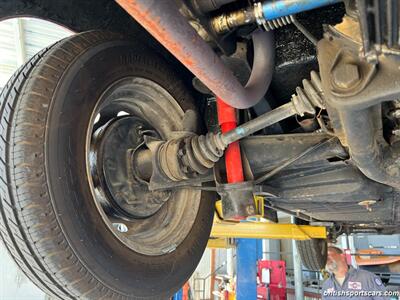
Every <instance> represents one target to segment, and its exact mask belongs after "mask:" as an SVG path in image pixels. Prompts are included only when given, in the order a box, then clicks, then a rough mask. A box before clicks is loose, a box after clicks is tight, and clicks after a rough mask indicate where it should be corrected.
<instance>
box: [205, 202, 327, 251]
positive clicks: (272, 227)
mask: <svg viewBox="0 0 400 300" xmlns="http://www.w3.org/2000/svg"><path fill="white" fill-rule="evenodd" d="M216 210H217V213H216V216H215V217H214V224H213V227H212V230H211V239H210V240H209V244H208V246H209V247H210V248H227V247H230V244H229V241H228V240H226V239H229V238H252V239H293V240H308V239H325V238H326V236H327V233H326V228H325V227H323V226H310V225H296V224H276V223H270V222H260V221H245V222H231V221H224V220H222V219H221V218H220V217H219V216H218V215H221V211H222V210H221V207H220V203H218V202H217V205H216Z"/></svg>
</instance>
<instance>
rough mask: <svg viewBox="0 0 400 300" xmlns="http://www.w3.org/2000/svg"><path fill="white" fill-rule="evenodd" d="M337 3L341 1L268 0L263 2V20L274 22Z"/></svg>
mask: <svg viewBox="0 0 400 300" xmlns="http://www.w3.org/2000/svg"><path fill="white" fill-rule="evenodd" d="M337 2H341V0H270V1H265V2H264V3H263V4H262V8H263V15H264V18H265V19H266V20H274V19H277V18H280V17H285V16H289V15H294V14H297V13H300V12H303V11H307V10H311V9H314V8H318V7H322V6H326V5H330V4H335V3H337Z"/></svg>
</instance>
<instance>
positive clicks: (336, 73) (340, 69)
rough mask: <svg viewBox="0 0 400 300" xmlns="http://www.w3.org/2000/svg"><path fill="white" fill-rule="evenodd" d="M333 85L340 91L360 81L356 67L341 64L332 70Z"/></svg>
mask: <svg viewBox="0 0 400 300" xmlns="http://www.w3.org/2000/svg"><path fill="white" fill-rule="evenodd" d="M332 75H333V80H334V83H335V84H336V85H337V86H338V87H339V88H342V89H349V88H351V87H353V86H355V85H356V83H358V82H359V81H360V79H361V75H360V71H359V69H358V66H357V65H355V64H349V63H347V64H346V63H341V64H339V65H338V66H336V67H335V68H334V70H333V74H332Z"/></svg>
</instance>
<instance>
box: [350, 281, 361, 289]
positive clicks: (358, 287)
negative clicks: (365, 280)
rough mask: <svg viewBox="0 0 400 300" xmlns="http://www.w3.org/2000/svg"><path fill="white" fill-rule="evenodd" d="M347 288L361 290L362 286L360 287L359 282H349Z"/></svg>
mask: <svg viewBox="0 0 400 300" xmlns="http://www.w3.org/2000/svg"><path fill="white" fill-rule="evenodd" d="M348 288H349V289H350V290H361V289H362V285H361V282H359V281H349V285H348Z"/></svg>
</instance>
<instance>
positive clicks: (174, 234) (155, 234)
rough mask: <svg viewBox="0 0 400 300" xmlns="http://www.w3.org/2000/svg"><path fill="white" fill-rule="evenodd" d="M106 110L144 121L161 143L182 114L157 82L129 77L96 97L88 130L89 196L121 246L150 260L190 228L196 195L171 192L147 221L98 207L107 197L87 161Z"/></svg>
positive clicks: (172, 246) (177, 127)
mask: <svg viewBox="0 0 400 300" xmlns="http://www.w3.org/2000/svg"><path fill="white" fill-rule="evenodd" d="M111 107H113V109H114V110H115V111H114V112H113V113H112V114H111V115H115V113H116V112H117V114H118V112H122V111H123V112H125V113H127V114H128V115H133V116H136V117H139V118H141V119H143V120H144V121H145V122H148V123H149V124H151V126H153V128H154V130H155V131H156V132H157V134H158V135H159V136H160V137H161V138H162V139H167V138H169V137H171V134H173V132H174V131H179V130H181V129H182V128H181V127H182V121H183V116H184V111H183V110H182V108H181V107H180V106H179V104H178V103H177V102H176V100H175V99H174V98H173V97H172V96H171V95H170V94H169V93H168V91H167V90H166V89H164V88H163V87H161V86H160V85H158V84H157V83H155V82H153V81H151V80H149V79H145V78H141V77H129V78H124V79H121V80H119V81H117V82H114V83H113V84H111V85H110V86H109V87H108V88H107V89H106V91H105V92H104V93H103V94H102V96H101V97H100V98H99V99H98V101H97V104H96V107H95V108H94V110H93V113H92V115H91V118H90V121H89V124H88V127H87V139H86V167H87V176H88V179H89V180H88V181H89V185H90V189H91V192H92V198H93V200H94V201H95V205H96V208H97V210H98V212H99V213H100V215H101V218H102V220H103V222H104V223H105V224H106V225H107V227H108V228H109V230H110V231H111V232H112V233H113V234H114V236H116V237H117V238H118V240H119V241H120V242H121V243H123V244H124V245H125V246H127V247H129V248H130V249H131V250H133V251H135V252H137V253H140V254H144V255H150V256H156V255H164V254H167V253H170V252H172V251H174V250H175V249H176V248H177V247H178V246H179V245H180V244H181V243H182V242H183V241H184V240H185V238H186V237H187V235H188V234H189V232H190V230H191V228H192V226H193V224H194V220H195V218H196V215H197V212H198V210H199V206H200V196H201V195H200V192H199V191H190V190H187V189H182V190H179V191H175V192H173V193H172V195H171V198H170V199H169V200H168V201H167V202H166V203H165V204H164V205H162V207H161V208H160V210H159V211H157V212H156V213H155V214H154V215H152V216H150V217H147V218H141V219H132V218H129V217H121V216H118V217H116V216H115V215H112V216H111V215H110V214H109V213H108V212H107V211H106V210H105V209H104V205H102V201H104V197H107V195H106V193H105V192H104V190H102V188H101V186H99V183H98V182H96V178H93V174H92V168H93V162H91V157H90V153H91V152H90V151H91V147H92V146H93V144H92V142H93V133H94V128H95V126H96V125H95V124H96V122H95V121H96V117H97V118H98V119H99V117H98V114H99V113H101V112H102V111H104V110H106V111H107V110H110V108H111ZM114 118H115V117H114ZM100 119H101V117H100Z"/></svg>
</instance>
